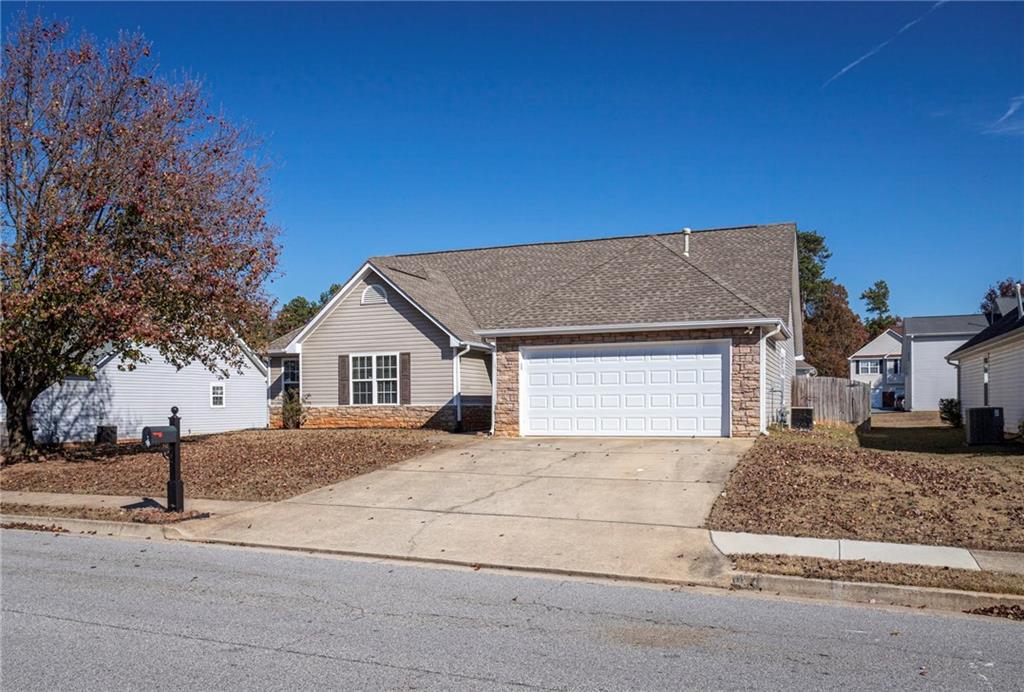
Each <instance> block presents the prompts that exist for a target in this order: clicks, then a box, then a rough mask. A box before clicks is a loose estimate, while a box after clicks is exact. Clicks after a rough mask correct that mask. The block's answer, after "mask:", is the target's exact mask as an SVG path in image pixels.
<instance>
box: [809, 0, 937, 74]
mask: <svg viewBox="0 0 1024 692" xmlns="http://www.w3.org/2000/svg"><path fill="white" fill-rule="evenodd" d="M947 2H949V0H939V1H938V2H937V3H935V4H934V5H932V6H931V7H929V8H928V11H927V12H925V13H924V14H922V15H921V16H920V17H918V18H917V19H913V20H911V21H909V22H907V23H906V24H904V25H903V28H901V29H900V30H899V31H897V32H896V33H895V34H893V35H892V36H890V37H889V38H888V39H887V40H885V41H883V42H882V43H879V44H878V45H877V46H875V47H874V48H872V49H871V50H869V51H868V52H867V53H865V54H864V55H862V56H860V57H859V58H857V59H856V60H854V61H853V62H851V63H850V64H849V65H847V66H846V67H844V68H843V69H841V70H839V71H838V72H836V73H835V74H834V75H832V76H831V77H829V78H828V80H826V81H825V83H824V84H822V85H821V88H822V89H824V88H825V87H827V86H828V85H829V84H831V83H832V82H834V81H836V80H837V79H839V78H840V77H842V76H843V75H844V74H846V73H847V72H849V71H850V70H852V69H853V68H855V67H857V65H860V64H861V63H862V62H864V61H865V60H867V59H868V58H870V57H871V56H872V55H874V54H875V53H877V52H878V51H880V50H882V49H883V48H885V47H886V46H888V45H889V44H890V43H892V42H893V41H895V40H896V39H897V38H899V37H900V35H901V34H903V33H904V32H905V31H906V30H907V29H909V28H910V27H912V26H914V25H915V24H917V23H918V22H920V21H921V20H922V19H924V18H925V17H927V16H928V15H930V14H931V13H932V12H934V11H935V10H937V9H939V6H940V5H945V4H946V3H947Z"/></svg>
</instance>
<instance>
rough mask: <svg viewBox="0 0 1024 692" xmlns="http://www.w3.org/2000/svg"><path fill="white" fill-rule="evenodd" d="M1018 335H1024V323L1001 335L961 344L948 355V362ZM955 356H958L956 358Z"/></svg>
mask: <svg viewBox="0 0 1024 692" xmlns="http://www.w3.org/2000/svg"><path fill="white" fill-rule="evenodd" d="M1018 336H1024V324H1020V325H1018V326H1017V327H1014V328H1013V329H1011V330H1010V331H1008V332H1003V333H1002V334H1000V335H999V336H994V337H992V338H991V339H985V340H984V341H979V342H978V343H976V344H971V345H970V346H967V347H966V348H965V347H964V346H961V347H959V348H957V349H955V350H953V351H952V352H951V353H950V354H949V355H948V356H946V362H952V361H959V360H960V359H961V358H963V357H964V355H970V354H972V353H975V352H977V351H980V350H982V349H983V348H992V344H996V343H999V342H1002V341H1009V340H1010V339H1012V338H1014V337H1018ZM953 356H956V357H955V358H954V357H953Z"/></svg>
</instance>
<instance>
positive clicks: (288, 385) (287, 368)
mask: <svg viewBox="0 0 1024 692" xmlns="http://www.w3.org/2000/svg"><path fill="white" fill-rule="evenodd" d="M298 388H299V361H298V360H296V359H294V358H292V359H289V360H286V361H284V363H283V364H282V366H281V389H283V390H284V392H285V394H287V393H288V392H291V391H296V390H298Z"/></svg>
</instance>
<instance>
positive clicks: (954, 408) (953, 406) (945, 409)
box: [939, 399, 964, 428]
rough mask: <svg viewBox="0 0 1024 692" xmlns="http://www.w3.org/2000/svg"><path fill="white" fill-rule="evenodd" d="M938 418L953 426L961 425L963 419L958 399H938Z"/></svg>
mask: <svg viewBox="0 0 1024 692" xmlns="http://www.w3.org/2000/svg"><path fill="white" fill-rule="evenodd" d="M939 418H941V419H942V420H944V421H946V422H947V423H949V424H950V425H952V426H953V427H954V428H960V427H963V424H964V419H963V416H962V415H961V414H960V400H959V399H939Z"/></svg>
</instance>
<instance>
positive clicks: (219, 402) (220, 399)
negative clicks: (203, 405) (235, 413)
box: [210, 382, 227, 408]
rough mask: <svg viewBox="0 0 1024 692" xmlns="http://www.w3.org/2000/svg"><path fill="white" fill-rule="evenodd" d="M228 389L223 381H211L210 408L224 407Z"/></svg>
mask: <svg viewBox="0 0 1024 692" xmlns="http://www.w3.org/2000/svg"><path fill="white" fill-rule="evenodd" d="M226 399H227V396H226V389H225V387H224V383H223V382H211V383H210V408H224V403H225V400H226Z"/></svg>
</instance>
